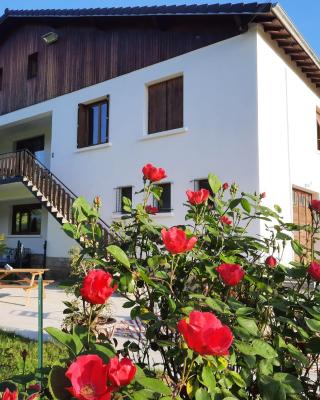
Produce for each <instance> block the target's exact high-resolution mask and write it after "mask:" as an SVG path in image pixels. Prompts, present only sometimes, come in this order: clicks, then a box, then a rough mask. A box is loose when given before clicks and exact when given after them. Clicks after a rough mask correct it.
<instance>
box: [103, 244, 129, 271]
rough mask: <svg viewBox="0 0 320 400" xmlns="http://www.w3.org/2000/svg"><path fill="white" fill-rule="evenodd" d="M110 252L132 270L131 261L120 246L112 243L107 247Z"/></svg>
mask: <svg viewBox="0 0 320 400" xmlns="http://www.w3.org/2000/svg"><path fill="white" fill-rule="evenodd" d="M107 251H108V253H110V254H111V255H112V256H113V258H115V259H116V260H117V261H118V262H119V263H120V264H122V265H124V266H125V267H126V268H127V269H129V270H130V261H129V259H128V257H127V255H126V253H125V252H124V251H123V250H122V249H120V247H118V246H116V245H114V244H111V245H110V246H108V247H107Z"/></svg>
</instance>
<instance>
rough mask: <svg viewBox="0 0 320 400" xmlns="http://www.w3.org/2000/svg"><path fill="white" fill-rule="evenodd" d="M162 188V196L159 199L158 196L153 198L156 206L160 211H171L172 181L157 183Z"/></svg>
mask: <svg viewBox="0 0 320 400" xmlns="http://www.w3.org/2000/svg"><path fill="white" fill-rule="evenodd" d="M157 186H158V187H160V188H161V189H162V193H161V198H160V200H159V201H158V200H157V199H156V198H153V205H154V207H157V208H158V211H159V212H162V213H164V212H170V211H172V208H171V183H162V184H160V185H157Z"/></svg>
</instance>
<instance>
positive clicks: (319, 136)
mask: <svg viewBox="0 0 320 400" xmlns="http://www.w3.org/2000/svg"><path fill="white" fill-rule="evenodd" d="M317 149H318V150H319V151H320V108H317Z"/></svg>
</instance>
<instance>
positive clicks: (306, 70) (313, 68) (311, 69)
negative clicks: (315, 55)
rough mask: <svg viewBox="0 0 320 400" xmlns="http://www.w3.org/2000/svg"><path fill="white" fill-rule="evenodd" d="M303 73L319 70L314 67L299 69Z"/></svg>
mask: <svg viewBox="0 0 320 400" xmlns="http://www.w3.org/2000/svg"><path fill="white" fill-rule="evenodd" d="M301 70H302V72H303V73H310V72H317V71H319V69H318V68H317V67H316V66H315V65H310V67H304V68H301Z"/></svg>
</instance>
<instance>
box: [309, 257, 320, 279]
mask: <svg viewBox="0 0 320 400" xmlns="http://www.w3.org/2000/svg"><path fill="white" fill-rule="evenodd" d="M307 271H308V274H309V275H310V276H311V277H312V278H313V279H314V280H315V281H317V282H320V264H318V263H317V262H316V261H313V262H312V263H311V264H310V265H309V268H308V269H307Z"/></svg>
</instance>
